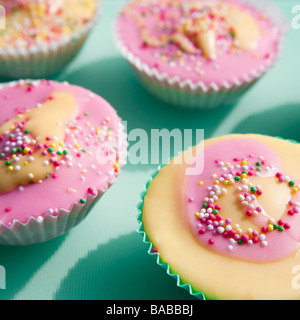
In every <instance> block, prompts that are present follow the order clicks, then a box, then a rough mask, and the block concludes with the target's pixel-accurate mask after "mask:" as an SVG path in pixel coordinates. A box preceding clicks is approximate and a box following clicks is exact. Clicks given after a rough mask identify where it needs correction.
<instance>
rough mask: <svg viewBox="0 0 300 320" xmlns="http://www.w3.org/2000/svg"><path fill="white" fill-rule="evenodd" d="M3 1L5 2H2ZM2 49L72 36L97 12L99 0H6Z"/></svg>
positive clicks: (43, 43)
mask: <svg viewBox="0 0 300 320" xmlns="http://www.w3.org/2000/svg"><path fill="white" fill-rule="evenodd" d="M1 4H2V3H1ZM4 6H5V9H6V25H7V27H6V29H5V30H3V31H0V48H4V47H10V48H30V47H32V46H36V45H45V44H49V43H50V44H51V43H52V42H58V41H61V40H67V39H69V38H70V37H71V36H72V34H73V33H74V32H76V31H78V30H80V29H81V28H82V27H83V26H84V25H85V24H87V23H88V22H89V21H90V20H91V19H92V18H93V17H94V15H95V11H96V2H95V0H80V1H78V0H9V1H8V0H6V1H4Z"/></svg>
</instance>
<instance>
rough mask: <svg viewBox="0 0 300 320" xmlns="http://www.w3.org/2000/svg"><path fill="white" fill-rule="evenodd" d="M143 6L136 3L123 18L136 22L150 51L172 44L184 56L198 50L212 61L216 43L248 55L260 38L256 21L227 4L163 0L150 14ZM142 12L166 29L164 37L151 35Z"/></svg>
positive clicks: (215, 52)
mask: <svg viewBox="0 0 300 320" xmlns="http://www.w3.org/2000/svg"><path fill="white" fill-rule="evenodd" d="M145 4H147V1H135V2H133V3H132V4H131V5H129V6H128V7H127V8H126V9H125V10H124V14H127V15H129V16H130V17H131V18H132V19H134V20H135V21H136V23H137V24H138V26H139V29H140V34H141V38H142V40H143V42H144V43H145V44H146V45H148V46H151V47H164V46H165V45H166V44H167V43H170V42H171V43H174V44H176V45H177V46H178V47H179V48H180V49H181V50H182V51H183V52H185V53H188V54H192V55H195V54H197V50H199V49H200V50H201V53H202V55H203V56H204V57H205V58H208V59H215V58H216V57H217V56H218V54H219V52H218V51H219V50H218V43H220V42H222V41H225V40H226V42H228V43H229V46H230V49H231V50H243V51H250V50H254V49H256V47H257V45H258V41H259V39H260V36H261V30H260V28H259V26H258V23H257V22H256V20H255V18H254V17H253V16H252V15H251V14H249V13H248V12H246V11H245V10H242V9H240V8H239V7H237V6H236V5H233V4H230V3H224V2H220V1H213V2H209V1H173V0H172V1H168V0H164V1H161V2H160V3H157V5H156V6H155V10H154V9H153V11H151V10H146V9H145V8H144V7H143V6H144V5H145ZM138 6H139V7H138ZM145 12H147V14H150V15H152V16H153V19H157V21H158V23H164V24H165V25H166V26H167V27H166V32H165V33H164V34H161V35H160V36H159V37H157V36H154V35H152V34H151V32H150V25H147V24H146V22H145V20H144V19H143V14H144V13H145Z"/></svg>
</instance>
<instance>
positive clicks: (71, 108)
mask: <svg viewBox="0 0 300 320" xmlns="http://www.w3.org/2000/svg"><path fill="white" fill-rule="evenodd" d="M77 114H78V106H77V104H76V101H75V98H74V96H73V95H72V94H71V93H69V92H56V93H54V94H53V95H52V96H51V100H50V99H49V100H47V101H45V102H44V103H43V104H42V105H41V106H39V107H35V108H32V109H30V110H29V111H28V112H26V113H24V114H23V115H19V116H17V117H16V118H14V119H11V120H9V121H7V122H5V123H4V124H3V125H2V126H0V136H1V135H3V134H4V133H5V132H8V131H10V130H11V129H13V128H15V127H16V125H15V124H16V123H19V122H20V121H22V120H25V119H26V120H27V122H26V123H25V125H24V127H23V129H24V130H28V131H29V133H30V135H31V137H33V138H34V139H35V140H36V143H39V144H42V145H44V144H46V143H49V142H48V141H47V139H46V138H47V137H51V138H53V137H56V140H55V141H51V143H50V144H51V145H53V144H54V145H53V150H54V151H58V150H60V149H61V148H63V146H64V140H65V129H66V126H65V123H66V122H68V121H71V120H72V119H74V118H75V117H76V116H77ZM32 156H33V157H34V161H32V162H30V161H29V157H30V155H29V154H25V155H22V156H21V157H20V160H19V162H17V163H15V164H14V163H13V161H11V163H12V166H13V168H15V166H16V165H18V166H20V167H21V169H20V170H18V171H16V170H12V171H9V170H8V166H7V165H6V163H5V161H4V160H2V161H0V176H1V179H0V194H1V193H7V192H9V191H12V190H14V189H15V188H16V187H18V186H20V185H27V184H28V183H30V182H35V183H36V182H38V181H40V180H43V179H45V177H46V175H48V174H51V173H53V171H54V170H55V167H54V166H53V165H47V166H46V165H44V161H46V160H47V161H49V159H50V158H51V155H50V154H48V155H46V156H43V155H42V151H41V150H38V151H36V152H34V154H33V155H32ZM57 158H60V156H57ZM29 175H30V178H29ZM31 175H33V177H31Z"/></svg>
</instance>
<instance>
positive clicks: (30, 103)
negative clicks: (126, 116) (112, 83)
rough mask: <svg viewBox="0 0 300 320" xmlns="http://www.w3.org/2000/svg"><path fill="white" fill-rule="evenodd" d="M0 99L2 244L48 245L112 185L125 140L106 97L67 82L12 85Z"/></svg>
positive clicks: (4, 91)
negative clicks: (44, 243) (45, 242)
mask: <svg viewBox="0 0 300 320" xmlns="http://www.w3.org/2000/svg"><path fill="white" fill-rule="evenodd" d="M0 101H1V106H2V108H1V114H0V170H1V174H0V175H1V179H0V243H1V244H8V245H26V244H32V243H37V242H42V241H46V240H49V239H51V238H54V237H56V236H58V235H61V234H63V233H65V232H67V231H68V230H70V229H71V228H72V227H74V226H75V225H77V224H78V223H79V222H81V221H82V220H83V219H84V218H85V217H86V216H87V214H88V213H89V212H90V210H91V209H92V208H93V206H94V205H95V203H96V202H97V200H99V199H100V198H101V196H102V195H103V194H104V193H105V192H106V191H107V189H108V188H109V187H110V186H111V185H112V184H113V183H114V182H115V180H116V177H117V176H118V175H119V173H120V172H121V169H120V165H121V163H120V162H122V161H120V159H122V158H121V155H122V154H125V151H126V135H125V133H123V128H122V125H121V122H120V118H119V117H118V116H117V114H116V111H115V110H114V109H113V108H112V107H111V106H110V105H109V104H108V103H107V102H106V101H105V100H104V99H102V98H101V97H99V96H98V95H96V94H94V93H92V92H91V91H89V90H86V89H84V88H81V87H78V86H74V85H70V84H68V83H58V82H52V81H46V80H36V81H18V82H11V83H8V84H4V85H3V86H1V89H0Z"/></svg>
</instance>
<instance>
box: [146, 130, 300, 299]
mask: <svg viewBox="0 0 300 320" xmlns="http://www.w3.org/2000/svg"><path fill="white" fill-rule="evenodd" d="M241 137H242V138H246V139H249V138H250V139H256V140H258V141H261V142H263V143H265V144H266V145H268V146H270V147H271V148H272V149H273V150H274V151H275V152H276V153H277V154H278V155H279V156H280V158H281V161H282V168H283V171H284V172H286V173H287V174H289V175H291V176H293V178H295V180H299V179H300V167H299V158H300V145H297V144H292V143H289V142H287V141H283V140H278V139H275V138H271V137H265V136H259V135H242V136H241V135H230V136H225V137H221V138H214V139H210V140H207V141H206V142H205V146H208V145H211V144H214V143H217V142H219V141H222V140H224V139H239V138H241ZM291 154H293V156H292V157H291V156H290V155H291ZM184 170H185V167H184V166H182V165H178V164H174V161H172V162H171V163H170V164H168V165H167V166H165V167H164V168H163V169H162V170H161V171H160V172H159V173H158V175H157V176H156V178H155V179H154V180H153V181H152V182H151V183H150V186H149V189H148V192H147V194H146V197H145V201H144V206H143V218H142V220H143V223H144V229H145V232H146V233H147V235H148V237H149V239H150V241H151V242H152V243H153V244H154V246H155V247H156V248H157V249H158V252H159V253H160V257H161V259H162V261H163V262H167V263H168V264H169V265H170V267H171V270H172V272H174V273H177V274H179V275H180V277H181V279H182V281H183V282H187V283H190V284H192V286H193V288H194V290H199V291H204V292H205V293H206V294H207V295H208V296H210V297H213V298H218V299H299V298H300V291H299V290H298V289H299V288H298V287H300V286H299V284H298V282H299V281H298V278H299V276H298V277H297V273H295V272H296V271H297V270H298V269H299V270H300V254H297V253H296V252H295V254H294V255H292V256H290V257H288V258H286V259H282V260H279V261H276V262H269V263H254V262H247V261H241V260H237V259H231V258H229V257H226V256H223V255H220V254H218V253H216V252H213V251H210V250H209V249H208V248H206V247H204V246H202V245H201V244H200V243H199V242H198V241H197V240H196V238H195V237H194V235H193V232H192V230H191V226H190V223H189V221H188V218H187V215H186V212H185V202H184V200H183V197H182V194H183V190H182V188H183V189H184V188H185V186H184V185H183V183H184V181H183V178H184ZM253 181H255V182H258V183H260V184H261V185H262V186H264V187H265V188H264V194H263V195H262V196H261V198H260V203H261V204H262V206H263V207H265V208H266V209H267V210H266V211H268V212H272V216H273V218H275V219H277V218H278V217H279V216H280V211H279V210H282V208H283V203H286V202H285V201H286V200H287V199H289V197H288V194H289V191H288V190H285V189H280V193H279V194H280V197H276V198H274V196H273V197H272V195H271V194H272V193H273V195H274V183H272V184H270V181H269V180H268V179H266V180H264V181H262V179H259V178H253ZM280 186H282V185H280ZM275 188H277V186H276V185H275ZM271 190H272V191H271ZM275 191H276V190H275ZM179 195H180V196H179ZM228 196H229V197H230V198H229V197H226V200H225V198H224V199H222V198H220V199H221V200H220V204H221V206H226V209H228V210H230V218H232V220H233V221H237V223H240V225H241V226H247V227H251V225H250V223H249V221H247V224H246V222H245V220H244V216H242V215H241V214H240V209H239V210H236V205H237V204H236V203H235V201H234V200H235V196H234V195H230V193H229V194H228ZM230 199H231V200H232V201H231V200H230ZM222 201H223V202H222ZM225 201H226V204H225ZM277 206H279V208H276V207H277ZM226 211H227V210H226ZM281 214H282V211H281ZM223 216H224V214H223ZM253 227H254V225H253ZM299 248H300V247H299ZM298 267H299V268H298ZM297 268H298V269H297ZM295 270H296V271H295Z"/></svg>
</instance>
